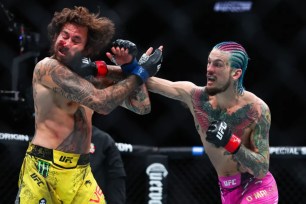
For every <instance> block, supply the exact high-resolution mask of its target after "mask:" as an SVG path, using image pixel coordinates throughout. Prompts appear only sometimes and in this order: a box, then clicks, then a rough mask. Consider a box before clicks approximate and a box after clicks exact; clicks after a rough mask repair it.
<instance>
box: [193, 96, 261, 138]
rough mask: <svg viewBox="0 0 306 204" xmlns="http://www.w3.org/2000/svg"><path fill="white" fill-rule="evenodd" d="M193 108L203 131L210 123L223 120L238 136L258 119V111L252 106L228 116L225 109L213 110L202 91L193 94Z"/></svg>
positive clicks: (249, 105) (244, 107)
mask: <svg viewBox="0 0 306 204" xmlns="http://www.w3.org/2000/svg"><path fill="white" fill-rule="evenodd" d="M193 108H194V113H195V117H196V120H197V122H198V123H199V125H200V126H201V128H202V129H203V130H207V128H208V126H209V124H210V123H211V122H212V121H214V120H223V121H225V122H227V123H228V125H229V126H230V127H231V129H232V131H233V132H235V133H236V134H238V135H240V134H242V131H243V130H244V129H245V128H247V127H249V126H250V125H251V124H252V123H253V122H254V121H255V120H256V119H257V118H258V111H257V110H256V109H255V108H254V105H253V104H246V105H245V106H242V107H241V108H239V109H237V110H236V111H235V112H233V113H231V114H228V112H227V110H225V109H220V108H213V107H212V105H211V104H210V103H209V100H208V96H207V94H205V93H204V92H203V91H201V92H194V94H193Z"/></svg>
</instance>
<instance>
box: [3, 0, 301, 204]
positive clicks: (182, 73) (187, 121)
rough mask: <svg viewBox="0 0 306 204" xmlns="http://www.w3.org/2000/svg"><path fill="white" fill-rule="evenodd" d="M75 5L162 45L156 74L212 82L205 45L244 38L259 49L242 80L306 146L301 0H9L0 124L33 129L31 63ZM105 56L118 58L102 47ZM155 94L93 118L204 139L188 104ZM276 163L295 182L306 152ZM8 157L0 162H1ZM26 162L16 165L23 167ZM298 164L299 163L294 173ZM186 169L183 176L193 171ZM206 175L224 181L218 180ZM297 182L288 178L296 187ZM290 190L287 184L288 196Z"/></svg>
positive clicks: (159, 137)
mask: <svg viewBox="0 0 306 204" xmlns="http://www.w3.org/2000/svg"><path fill="white" fill-rule="evenodd" d="M237 2H238V3H237ZM239 3H241V4H242V5H250V8H249V10H248V6H246V7H239V5H240V4H239ZM74 5H83V6H86V7H88V8H89V9H90V10H91V11H93V12H98V11H99V10H100V12H101V14H102V15H103V16H107V17H109V18H110V19H112V20H113V21H114V22H115V25H116V36H115V37H114V39H116V38H123V39H129V40H131V41H133V42H135V43H136V44H137V45H138V49H139V55H140V54H141V53H143V52H144V51H145V50H146V49H147V48H148V47H149V46H153V47H157V46H159V45H163V46H164V61H163V64H162V68H161V70H160V72H159V73H158V74H157V75H158V76H159V77H162V78H166V79H170V80H173V81H177V80H188V81H192V82H194V83H196V84H198V85H204V84H205V83H206V79H205V67H206V62H207V55H208V53H209V51H210V50H211V48H212V46H213V45H215V44H216V43H218V42H221V41H227V40H233V41H237V42H239V43H241V44H242V45H243V46H244V47H245V48H246V50H247V52H248V54H249V57H250V59H251V60H250V62H249V66H248V70H247V72H246V76H245V82H244V85H245V87H246V89H247V90H249V91H251V92H253V93H255V94H256V95H257V96H259V97H260V98H262V99H263V100H264V101H265V102H266V103H267V104H268V105H269V107H270V109H271V113H272V126H271V131H270V145H271V146H273V147H278V146H300V147H302V146H306V142H305V140H306V139H305V132H306V126H305V113H306V111H305V101H306V94H305V90H304V89H305V87H306V85H305V82H306V80H305V71H304V70H305V57H306V52H305V47H306V13H305V8H306V4H305V1H303V0H269V1H267V0H256V1H255V0H253V1H235V2H229V3H228V1H215V0H188V1H186V0H142V1H140V0H138V1H137V0H125V1H123V0H107V1H102V0H100V1H98V0H84V1H80V0H74V1H63V0H62V1H60V0H57V1H56V0H53V1H51V0H44V1H38V0H36V1H35V0H27V1H21V0H1V1H0V6H1V10H0V26H1V27H0V28H1V34H2V35H1V36H2V37H1V39H0V54H1V55H0V56H1V57H0V90H1V92H0V93H1V95H0V96H1V97H0V99H1V100H0V104H1V106H0V111H1V119H0V132H5V133H14V134H27V135H33V131H34V130H33V129H34V121H33V107H32V106H33V103H32V96H31V76H32V71H33V67H34V65H35V63H36V62H37V61H38V60H40V59H42V58H43V57H45V56H46V55H48V49H49V41H48V39H47V33H46V27H47V24H48V23H49V22H50V20H51V18H52V15H53V13H54V11H58V10H61V9H62V8H63V7H72V6H74ZM216 5H219V6H216ZM239 9H242V10H239ZM243 9H245V10H243ZM99 58H100V59H103V60H105V61H107V62H108V63H110V62H109V61H108V60H107V59H106V57H105V54H104V52H102V53H101V56H100V57H99ZM151 101H152V113H150V114H148V115H146V116H139V115H136V114H134V113H132V112H129V111H127V110H125V109H123V108H120V107H119V108H117V109H116V110H115V111H113V112H112V113H111V114H109V115H107V116H101V115H94V124H95V125H96V126H98V127H100V128H101V129H104V130H106V131H107V132H109V133H110V134H111V135H112V136H113V137H114V139H115V140H116V141H117V142H123V143H129V144H133V145H148V146H154V147H182V146H183V147H189V146H200V145H201V142H200V139H199V136H198V134H197V133H196V131H195V128H194V125H193V119H192V116H191V114H190V113H189V111H188V110H187V109H186V108H185V107H184V105H183V104H181V103H179V102H177V101H174V100H170V99H167V98H165V97H162V96H159V95H155V94H151ZM10 147H11V146H10ZM3 149H6V148H3ZM20 150H22V149H20ZM19 153H20V152H19ZM3 154H5V151H4V152H3V153H2V154H1V155H3ZM21 154H22V153H21ZM19 156H20V155H19V154H18V157H19ZM22 156H23V155H21V157H22ZM13 157H17V156H16V155H14V156H13ZM16 161H19V160H16ZM128 161H129V160H128V158H127V159H126V162H128ZM186 161H188V162H191V161H193V160H191V161H190V160H186ZM274 161H275V163H276V164H273V162H274ZM283 161H286V162H283ZM206 163H207V165H208V166H209V165H210V164H209V162H208V161H206ZM206 163H205V164H206ZM271 163H272V167H271V168H273V169H278V170H279V169H283V168H284V170H283V171H284V172H287V173H284V175H283V174H282V176H280V177H279V178H281V179H279V180H278V182H282V181H284V180H286V181H290V182H292V183H291V184H290V185H292V186H294V184H295V183H294V182H293V181H295V179H297V178H295V179H294V178H291V177H290V179H289V178H288V177H289V176H294V175H296V174H295V173H294V172H300V171H305V170H304V169H303V168H302V167H305V165H304V164H305V159H304V158H302V159H300V158H299V159H296V158H294V159H292V158H290V157H284V158H278V159H275V160H272V161H271ZM4 164H6V163H1V167H2V165H4ZM18 164H19V163H18V162H17V165H16V166H15V167H14V170H16V169H17V172H18V171H19V169H18V168H19V167H18ZM286 164H288V165H286ZM289 164H290V165H289ZM273 165H275V167H274V166H273ZM278 165H282V167H283V168H279V166H278ZM294 165H295V166H298V167H297V168H298V169H297V170H296V171H295V170H292V172H291V173H288V172H290V171H291V168H293V166H294ZM128 166H129V165H128V164H127V168H128ZM190 166H192V165H190ZM199 167H203V169H204V168H205V167H206V166H205V165H204V166H201V165H198V164H197V165H195V167H194V168H199ZM299 167H301V168H299ZM12 168H13V167H12ZM194 168H188V172H189V171H190V174H191V175H194V179H195V180H196V179H197V173H195V172H196V171H195V172H193V169H194ZM128 171H130V169H129V170H128ZM10 172H13V171H10ZM1 173H3V174H6V172H3V171H1ZM213 173H214V172H212V175H214V174H213ZM181 174H182V176H183V177H184V176H186V174H188V173H186V172H182V173H181ZM1 175H2V174H1ZM211 177H212V176H211V175H210V178H211ZM14 179H15V178H12V179H11V180H13V181H14ZM186 180H188V179H186ZM183 181H184V180H183ZM0 182H2V181H0ZM300 182H301V183H300V185H301V187H299V189H300V190H297V191H295V192H296V193H299V195H300V196H301V197H303V196H304V197H305V187H306V182H305V180H301V181H300ZM4 184H6V183H1V185H4ZM194 185H196V184H194ZM201 185H212V186H214V187H213V188H215V187H216V186H215V182H212V183H210V182H209V184H206V183H204V184H201ZM290 185H287V183H286V184H283V186H285V187H286V188H288V191H289V189H290V188H289V187H288V186H290ZM302 189H304V192H303V191H302ZM1 191H2V190H1ZM281 192H282V193H283V192H285V191H283V190H282V191H281ZM204 193H205V192H204ZM303 193H304V194H303ZM285 194H286V195H288V194H289V192H286V193H284V194H283V195H282V196H285ZM0 196H1V195H0ZM134 203H135V202H134ZM140 203H141V202H140ZM169 203H171V202H169ZM284 203H286V202H284ZM293 203H302V202H299V201H295V202H293Z"/></svg>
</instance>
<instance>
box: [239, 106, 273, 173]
mask: <svg viewBox="0 0 306 204" xmlns="http://www.w3.org/2000/svg"><path fill="white" fill-rule="evenodd" d="M270 124H271V115H270V110H269V108H268V107H267V105H266V104H262V105H261V115H260V118H259V120H258V122H257V124H256V126H255V129H254V131H253V133H252V137H251V141H250V142H251V145H252V146H253V147H252V149H254V150H255V151H251V150H250V149H248V148H246V147H245V146H243V145H242V146H241V147H240V149H239V151H238V152H237V153H236V154H234V155H233V157H234V158H235V159H236V160H237V161H238V162H239V163H240V164H241V165H242V167H244V168H246V169H247V170H248V172H249V173H251V174H253V175H254V176H255V177H257V178H262V177H264V176H265V175H266V173H267V172H268V170H269V159H270V156H269V130H270Z"/></svg>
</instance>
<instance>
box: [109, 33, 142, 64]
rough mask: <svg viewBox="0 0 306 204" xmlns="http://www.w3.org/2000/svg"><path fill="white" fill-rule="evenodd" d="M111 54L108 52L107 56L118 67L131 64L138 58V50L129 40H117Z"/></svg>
mask: <svg viewBox="0 0 306 204" xmlns="http://www.w3.org/2000/svg"><path fill="white" fill-rule="evenodd" d="M111 52H112V53H110V52H107V53H106V56H107V57H108V58H109V59H110V60H111V61H112V62H113V63H114V64H116V65H119V66H121V65H123V64H129V63H131V62H132V61H133V59H135V58H136V56H137V53H138V50H137V46H136V45H135V44H134V43H133V42H131V41H128V40H122V39H117V40H115V41H114V42H113V46H112V48H111Z"/></svg>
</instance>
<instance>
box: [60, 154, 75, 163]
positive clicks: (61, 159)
mask: <svg viewBox="0 0 306 204" xmlns="http://www.w3.org/2000/svg"><path fill="white" fill-rule="evenodd" d="M72 159H73V157H66V156H61V157H60V159H59V161H61V162H65V163H68V162H69V163H72Z"/></svg>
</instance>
